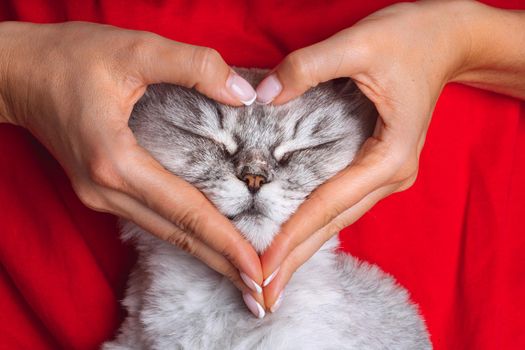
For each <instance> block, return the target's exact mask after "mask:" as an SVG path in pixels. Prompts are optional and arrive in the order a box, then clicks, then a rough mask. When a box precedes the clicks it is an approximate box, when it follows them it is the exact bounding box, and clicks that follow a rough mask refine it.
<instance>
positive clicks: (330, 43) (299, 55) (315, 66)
mask: <svg viewBox="0 0 525 350" xmlns="http://www.w3.org/2000/svg"><path fill="white" fill-rule="evenodd" d="M351 33H352V32H351V29H346V30H343V31H341V32H339V33H337V34H335V35H333V36H332V37H330V38H328V39H326V40H323V41H321V42H318V43H316V44H314V45H311V46H308V47H305V48H302V49H299V50H296V51H294V52H292V53H290V54H289V55H288V56H286V57H285V58H284V60H283V61H282V62H281V63H280V64H279V65H278V66H277V67H276V68H275V69H274V70H272V71H271V72H270V74H269V75H268V76H267V77H266V78H264V79H263V80H262V81H261V83H260V84H259V86H257V102H259V103H264V104H266V103H270V102H273V103H274V104H281V103H284V102H287V101H289V100H291V99H293V98H295V97H297V96H299V95H301V94H303V93H304V92H305V91H306V90H308V89H310V88H312V87H314V86H316V85H317V84H319V83H322V82H325V81H328V80H331V79H335V78H341V77H351V76H352V75H354V74H356V73H357V72H359V71H360V70H361V69H362V68H363V67H364V65H363V64H361V63H360V61H363V59H362V58H361V57H362V56H363V55H362V54H361V53H362V52H363V50H360V49H359V48H358V47H357V45H353V44H352V35H351Z"/></svg>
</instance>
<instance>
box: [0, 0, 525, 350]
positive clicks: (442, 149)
mask: <svg viewBox="0 0 525 350" xmlns="http://www.w3.org/2000/svg"><path fill="white" fill-rule="evenodd" d="M271 2H272V1H269V0H262V1H250V2H245V3H241V2H238V1H233V0H232V1H220V2H208V1H202V2H197V1H170V2H162V1H148V2H147V1H84V2H71V3H67V2H64V1H59V0H56V1H51V0H47V1H46V0H32V1H7V2H5V1H4V2H2V3H1V4H0V20H5V19H17V20H26V21H35V22H59V21H67V20H87V21H96V22H104V23H110V24H114V25H117V26H122V27H126V28H134V29H144V30H149V31H153V32H156V33H159V34H161V35H164V36H167V37H169V38H173V39H176V40H180V41H184V42H189V43H193V44H200V45H206V46H211V47H213V48H216V49H217V50H218V51H219V52H221V54H222V55H223V56H224V57H225V59H226V60H227V62H229V63H230V64H233V65H238V66H249V67H251V66H257V67H272V66H273V65H275V64H276V63H277V62H279V60H280V59H282V57H283V56H284V55H285V54H286V53H288V52H290V51H292V50H294V49H296V48H299V47H302V46H305V45H308V44H311V43H314V42H316V41H319V40H321V39H324V38H326V37H327V36H329V35H331V34H333V33H335V32H336V31H338V30H340V29H342V28H345V27H348V26H350V25H352V24H353V23H355V21H357V20H358V19H360V18H362V17H364V16H366V15H367V14H369V13H371V12H373V11H374V10H376V9H378V8H381V7H384V6H386V5H388V4H389V3H390V2H391V1H375V2H371V1H368V2H366V3H363V4H360V5H358V4H355V3H352V2H349V1H334V2H332V3H331V4H326V3H325V2H319V3H312V2H310V3H309V4H308V5H306V4H303V3H302V2H300V1H289V2H286V3H280V4H271ZM491 3H493V4H495V5H497V6H500V7H514V8H518V7H520V6H521V7H524V3H523V0H515V1H511V0H508V1H503V0H502V1H492V2H491ZM509 34H512V33H509ZM0 169H2V170H1V171H0V262H1V264H2V265H1V269H0V348H2V349H32V350H35V349H56V348H68V349H72V348H75V349H91V348H96V347H98V345H99V344H100V343H101V342H102V341H104V340H106V339H108V338H111V337H112V336H113V334H114V332H115V330H116V329H117V327H118V326H119V323H120V322H121V320H122V316H123V315H122V311H121V310H120V308H119V299H120V298H121V297H122V295H123V288H124V283H125V280H126V277H127V273H128V272H129V269H130V267H131V265H132V263H133V259H134V256H133V253H132V252H131V249H129V247H125V246H124V245H122V244H121V243H120V242H119V241H118V238H117V237H118V232H117V228H116V225H115V224H116V219H115V218H113V217H111V216H108V215H104V214H100V213H95V212H92V211H90V210H88V209H86V208H85V207H83V206H82V204H80V203H79V201H78V200H77V199H76V197H75V195H74V193H73V191H72V189H71V187H70V184H69V181H68V179H67V178H66V176H65V175H64V173H63V171H62V169H61V168H60V166H59V165H58V163H57V162H56V161H54V160H53V159H52V158H51V156H50V155H49V154H48V153H47V152H46V151H45V149H44V148H43V147H42V146H41V145H40V144H39V143H38V142H37V141H35V139H34V138H33V137H32V136H30V135H29V134H28V133H27V132H26V131H24V130H22V129H19V128H16V127H12V126H7V125H0ZM524 179H525V104H524V103H523V102H520V101H518V100H515V99H512V98H508V97H504V96H501V95H497V94H493V93H489V92H484V91H481V90H476V89H473V88H468V87H465V86H460V85H450V86H447V87H446V88H445V91H444V92H443V95H442V96H441V98H440V100H439V102H438V105H437V108H436V111H435V113H434V118H433V122H432V124H431V126H430V130H429V133H428V137H427V142H426V146H425V148H424V150H423V153H422V155H421V164H420V173H419V177H418V180H417V182H416V183H415V185H414V186H413V187H412V188H411V189H409V190H408V191H406V192H403V193H400V194H395V195H392V196H391V197H389V198H387V199H385V200H383V201H382V202H381V203H379V204H378V205H377V206H376V207H375V208H373V209H372V210H371V211H370V212H369V213H368V214H366V215H365V216H364V217H363V218H362V219H361V220H360V221H358V222H357V223H356V224H354V225H353V226H352V227H349V228H347V229H345V230H344V231H343V232H342V234H341V239H342V245H343V249H345V250H346V251H348V252H350V253H352V254H354V255H356V256H358V257H360V258H362V259H365V260H368V261H370V262H373V263H376V264H378V265H379V266H381V268H383V269H384V270H385V271H387V272H389V273H391V274H392V275H394V276H395V277H396V278H397V280H398V281H399V282H400V283H401V284H402V285H403V286H405V287H406V288H407V289H408V290H409V291H410V293H411V295H412V298H413V300H414V301H415V302H417V303H418V304H419V305H420V307H421V311H422V314H423V315H424V317H425V319H426V322H427V325H428V328H429V330H430V333H431V337H432V342H433V344H434V346H435V348H436V349H524V348H525V320H524V316H523V315H524V314H525V298H524V296H525V258H524V256H525V255H524V253H523V252H525V225H524V223H523V222H522V220H523V218H525V181H524Z"/></svg>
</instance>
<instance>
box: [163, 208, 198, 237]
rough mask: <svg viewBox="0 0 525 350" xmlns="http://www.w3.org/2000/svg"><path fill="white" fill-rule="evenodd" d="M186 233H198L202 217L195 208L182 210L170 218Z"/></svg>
mask: <svg viewBox="0 0 525 350" xmlns="http://www.w3.org/2000/svg"><path fill="white" fill-rule="evenodd" d="M170 219H171V221H172V222H173V223H174V224H175V225H177V226H178V227H179V228H180V229H181V230H182V231H184V232H192V233H193V232H198V230H199V228H200V224H201V215H200V213H199V210H195V208H193V207H186V208H181V211H178V212H176V213H175V214H173V215H172V217H171V218H170Z"/></svg>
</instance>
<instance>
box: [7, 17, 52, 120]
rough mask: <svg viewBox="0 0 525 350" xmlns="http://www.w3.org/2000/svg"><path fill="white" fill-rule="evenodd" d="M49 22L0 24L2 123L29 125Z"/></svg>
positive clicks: (42, 62)
mask: <svg viewBox="0 0 525 350" xmlns="http://www.w3.org/2000/svg"><path fill="white" fill-rule="evenodd" d="M45 27H47V26H46V25H41V24H33V23H24V22H1V23H0V122H3V123H10V124H15V125H20V126H24V127H25V119H26V118H27V117H28V116H29V115H30V113H31V111H30V103H29V102H30V99H31V97H32V96H30V95H31V91H32V89H31V87H32V86H33V85H34V83H35V81H34V80H36V79H37V74H35V73H37V70H38V68H37V66H38V65H40V68H42V66H43V65H44V64H49V63H44V62H45V61H44V60H40V61H41V62H38V61H39V59H38V58H37V57H36V56H37V55H36V53H37V51H38V50H39V48H41V47H42V45H45V44H44V43H43V38H42V34H43V32H45V30H43V29H44V28H45Z"/></svg>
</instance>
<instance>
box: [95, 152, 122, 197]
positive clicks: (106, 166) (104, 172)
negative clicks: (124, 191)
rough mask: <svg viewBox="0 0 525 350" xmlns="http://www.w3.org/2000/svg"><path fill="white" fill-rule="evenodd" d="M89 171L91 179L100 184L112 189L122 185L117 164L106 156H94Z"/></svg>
mask: <svg viewBox="0 0 525 350" xmlns="http://www.w3.org/2000/svg"><path fill="white" fill-rule="evenodd" d="M87 171H88V176H89V179H90V180H91V181H93V183H95V184H97V185H99V186H102V187H107V188H112V189H118V188H120V187H121V179H120V177H119V176H118V170H117V166H116V165H115V164H113V163H112V162H111V161H110V160H109V159H107V158H106V157H104V156H101V157H100V156H96V157H93V159H91V160H90V161H89V163H88V168H87Z"/></svg>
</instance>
